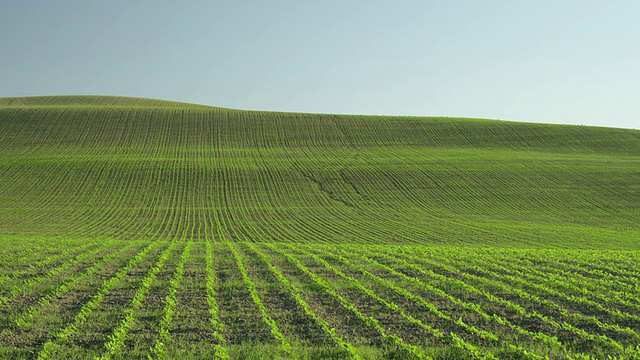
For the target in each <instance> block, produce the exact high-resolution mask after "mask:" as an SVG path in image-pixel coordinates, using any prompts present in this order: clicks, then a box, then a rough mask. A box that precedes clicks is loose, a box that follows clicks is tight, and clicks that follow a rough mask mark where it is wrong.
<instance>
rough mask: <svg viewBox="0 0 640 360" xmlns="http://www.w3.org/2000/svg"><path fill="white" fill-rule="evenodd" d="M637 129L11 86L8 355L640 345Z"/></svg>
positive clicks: (232, 354) (4, 206)
mask: <svg viewBox="0 0 640 360" xmlns="http://www.w3.org/2000/svg"><path fill="white" fill-rule="evenodd" d="M638 258H640V131H636V130H625V129H612V128H596V127H584V126H561V125H543V124H527V123H516V122H505V121H494V120H479V119H459V118H433V117H383V116H379V117H376V116H347V115H322V114H299V113H276V112H257V111H240V110H231V109H224V108H215V107H208V106H201V105H191V104H185V103H176V102H168V101H158V100H148V99H135V98H122V97H36V98H0V327H1V329H2V330H1V334H0V358H55V359H58V358H59V359H72V358H77V359H86V358H94V357H96V358H103V359H110V358H113V359H131V358H147V357H148V356H151V357H152V358H232V359H246V358H256V359H258V358H282V359H289V358H308V359H316V358H334V359H343V358H345V359H347V358H364V359H377V358H399V359H405V358H406V359H411V358H436V359H473V358H486V359H493V358H500V359H503V358H504V359H542V358H545V357H549V358H551V359H565V358H573V359H589V358H597V359H606V358H607V356H612V357H617V358H624V359H640V346H639V345H638V344H640V266H639V263H638V260H637V259H638Z"/></svg>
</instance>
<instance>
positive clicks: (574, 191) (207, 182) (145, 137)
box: [0, 96, 640, 248]
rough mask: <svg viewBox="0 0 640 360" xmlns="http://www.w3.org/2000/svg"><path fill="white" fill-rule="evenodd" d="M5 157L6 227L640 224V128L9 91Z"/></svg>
mask: <svg viewBox="0 0 640 360" xmlns="http://www.w3.org/2000/svg"><path fill="white" fill-rule="evenodd" d="M19 104H20V105H19ZM0 155H1V156H2V160H1V161H0V167H2V173H3V177H4V179H3V180H4V181H3V182H4V184H5V185H4V186H3V188H2V189H0V198H2V200H3V201H2V202H3V204H4V206H3V208H2V210H0V212H1V214H0V215H1V216H0V219H2V220H0V225H1V229H2V230H0V231H3V232H4V233H5V234H6V233H15V234H21V233H28V234H34V235H36V234H39V232H40V231H42V232H43V233H42V234H66V235H67V236H71V235H73V236H89V235H91V236H109V237H116V238H117V237H125V238H129V237H133V236H140V234H147V233H148V231H147V230H146V229H154V228H156V227H158V226H161V224H162V222H163V221H166V219H164V220H163V219H161V218H158V212H168V213H169V214H170V215H167V216H170V218H172V217H173V216H177V218H182V217H193V216H194V215H193V214H191V212H192V211H195V210H196V209H191V208H190V206H196V205H195V204H198V205H197V206H196V208H197V212H198V213H199V212H202V211H204V212H205V213H206V215H203V216H204V217H205V218H207V217H213V218H218V219H219V218H220V217H225V216H229V221H238V222H239V223H238V224H236V226H237V227H238V228H245V227H247V226H259V227H263V226H267V224H274V223H276V224H277V223H281V224H285V223H289V222H293V223H295V224H298V226H300V229H299V231H300V232H301V234H299V235H303V234H304V236H305V237H306V238H308V239H315V240H313V241H323V239H322V236H321V235H319V234H321V233H322V232H321V231H326V232H327V234H326V240H327V241H338V242H339V241H343V240H340V239H355V240H350V241H358V240H357V237H358V236H362V238H363V239H362V241H364V242H374V243H375V242H380V241H382V239H397V240H396V241H397V242H399V243H448V242H449V241H453V239H456V240H455V242H461V243H475V242H476V241H477V240H478V239H479V240H480V241H478V242H479V243H480V244H483V245H488V246H495V245H500V244H502V243H503V242H505V243H507V244H508V243H509V242H510V241H514V242H515V243H518V244H521V245H522V244H530V245H533V244H537V245H542V246H566V247H573V246H576V244H573V243H572V242H571V241H575V240H576V239H584V240H581V241H585V242H584V243H580V245H578V246H581V247H587V248H589V247H596V248H599V247H601V246H604V247H608V246H613V247H617V246H623V245H620V244H619V243H618V242H616V241H611V238H613V239H617V240H620V241H622V242H623V243H625V244H627V245H624V246H623V247H625V246H628V245H629V244H634V245H635V242H632V243H629V241H631V240H635V239H637V238H638V237H636V236H637V235H638V234H639V233H638V229H637V224H638V223H639V222H640V211H638V204H640V184H639V182H638V178H639V177H640V166H639V158H638V156H639V155H640V131H634V130H626V129H613V128H597V127H586V126H571V125H546V124H529V123H516V122H506V121H494V120H481V119H457V118H438V117H390V116H351V115H328V114H298V113H279V112H261V111H242V110H232V109H223V108H215V107H206V106H197V105H194V106H191V105H189V104H183V103H174V102H165V101H158V100H149V99H136V98H119V97H99V96H90V97H84V96H83V97H72V96H71V97H70V96H65V97H41V98H9V99H7V98H5V99H0ZM44 179H46V180H44ZM182 186H184V187H186V190H185V189H182V190H181V187H182ZM158 191H160V192H162V193H165V192H166V193H167V197H166V198H165V199H164V200H163V203H162V206H161V210H160V209H157V208H155V207H157V206H159V205H158V204H157V203H156V202H157V201H158V194H157V192H158ZM168 194H171V195H168ZM179 194H182V195H179ZM180 196H185V197H184V198H181V197H180ZM199 197H200V198H199ZM163 198H164V196H163ZM187 199H191V200H189V201H194V203H193V204H192V205H185V204H184V203H183V202H184V201H187ZM205 199H207V200H205ZM247 201H252V202H254V203H253V204H252V205H249V204H248V203H247ZM207 202H211V204H210V205H208V206H207V205H205V204H206V203H207ZM221 204H224V206H223V205H221ZM102 207H104V208H102ZM201 207H205V208H207V210H203V209H201ZM26 209H29V212H30V213H31V216H29V217H26V218H25V217H24V214H25V213H27V212H26ZM116 209H129V211H131V212H132V213H131V214H127V213H126V212H120V211H117V210H116ZM235 209H241V210H242V211H244V210H248V211H250V213H249V214H245V215H246V216H248V218H249V219H250V220H249V221H248V222H247V223H243V221H241V220H240V219H239V218H238V215H237V214H236V215H233V212H234V211H236V210H235ZM292 209H297V211H298V212H297V214H292V213H291V211H292ZM273 210H275V211H273ZM107 213H108V214H111V215H109V216H108V217H107V219H109V220H106V221H103V222H102V223H101V225H100V226H98V225H91V226H90V227H89V228H87V229H83V228H82V226H81V225H80V224H87V226H89V225H88V224H94V223H95V221H96V220H95V217H103V216H104V215H105V214H107ZM116 213H118V214H119V215H116ZM133 213H135V214H137V215H136V216H132V214H133ZM50 216H51V218H49V217H50ZM272 216H274V217H272ZM121 217H124V219H126V221H125V222H123V219H122V218H121ZM36 219H37V220H36ZM347 219H351V220H353V221H354V224H358V225H357V226H355V228H352V229H351V230H350V231H347V229H349V228H350V226H347V227H345V226H346V224H345V221H347ZM247 224H251V225H247ZM309 224H315V225H314V226H313V227H311V228H307V226H308V225H309ZM365 224H366V225H365ZM361 227H364V228H361ZM312 229H313V230H312ZM338 229H342V230H338ZM374 229H375V230H374ZM246 231H253V230H249V229H247V230H246ZM309 231H313V232H316V231H317V232H318V233H317V234H316V235H315V236H313V237H310V236H309V234H308V232H309ZM524 234H526V235H524ZM278 236H282V237H283V239H282V240H285V239H286V237H285V235H284V234H279V235H278ZM273 237H276V234H272V236H269V237H268V238H273ZM305 237H303V238H305ZM472 239H475V240H472ZM490 239H492V240H491V241H489V240H490ZM587 239H591V240H587ZM605 239H608V240H605ZM471 240H472V241H471ZM384 241H387V240H384ZM485 241H486V243H485ZM563 244H564V245H563Z"/></svg>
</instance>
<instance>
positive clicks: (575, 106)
mask: <svg viewBox="0 0 640 360" xmlns="http://www.w3.org/2000/svg"><path fill="white" fill-rule="evenodd" d="M0 34H2V36H0V97H7V96H39V95H82V94H85V95H117V96H135V97H145V98H156V99H164V100H176V101H185V102H190V103H198V104H206V105H213V106H222V107H228V108H237V109H251V110H275V111H296V112H314V113H339V114H375V115H418V116H451V117H476V118H491V119H503V120H515V121H530V122H543V123H562V124H579V125H598V126H610V127H623V128H635V129H639V128H640V1H632V0H598V1H592V0H575V1H574V0H520V1H514V0H504V1H498V0H482V1H477V0H466V1H461V0H438V1H431V0H415V1H411V0H393V1H391V0H387V1H382V0H323V1H320V0H314V1H311V0H286V1H285V0H269V1H266V0H260V1H258V0H254V1H251V0H246V1H245V0H236V1H230V0H229V1H218V0H214V1H211V0H210V1H189V0H185V1H164V0H153V1H146V0H137V1H132V0H124V1H123V0H109V1H107V0H104V1H97V0H96V1H89V0H56V1H53V0H40V1H36V0H2V1H1V2H0Z"/></svg>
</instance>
